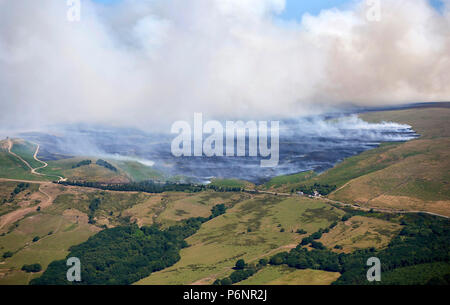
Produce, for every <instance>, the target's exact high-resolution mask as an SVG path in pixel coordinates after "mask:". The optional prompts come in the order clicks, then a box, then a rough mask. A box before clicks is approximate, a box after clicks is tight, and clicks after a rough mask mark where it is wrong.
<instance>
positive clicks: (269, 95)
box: [0, 0, 450, 128]
mask: <svg viewBox="0 0 450 305" xmlns="http://www.w3.org/2000/svg"><path fill="white" fill-rule="evenodd" d="M446 4H447V6H446V9H445V10H444V12H443V13H442V14H441V13H438V12H437V11H436V10H434V9H433V8H431V7H430V6H429V4H428V2H427V1H425V0H415V1H411V0H382V15H381V21H380V22H369V21H368V20H367V19H366V9H367V7H366V6H365V1H362V2H359V3H357V4H356V5H355V6H354V7H352V8H351V9H349V10H346V11H340V10H326V11H323V12H322V13H321V14H320V15H319V16H308V15H305V16H304V18H303V20H302V21H301V22H298V23H295V22H285V21H281V20H279V19H278V18H277V14H279V13H280V12H281V11H282V10H283V9H284V5H285V3H284V0H262V1H261V0H247V1H244V0H213V1H210V0H189V1H186V0H173V1H166V0H151V1H150V0H147V1H143V0H139V1H138V0H125V1H124V3H123V4H118V5H114V6H107V7H103V6H100V5H95V4H92V3H91V2H88V1H84V2H83V3H82V16H81V22H79V23H70V22H68V21H67V20H66V12H67V6H66V5H65V1H56V0H40V1H26V0H14V1H9V0H3V1H1V0H0V106H1V109H2V111H1V112H0V124H1V126H0V127H1V128H8V127H23V126H30V128H31V127H36V126H40V125H43V124H46V123H61V122H79V121H84V122H96V123H108V124H123V125H135V126H139V127H144V128H152V127H156V126H161V125H170V124H171V123H172V122H173V121H174V120H176V119H190V118H191V117H192V115H193V113H194V111H197V112H203V113H205V115H207V116H210V117H212V116H214V117H219V118H235V117H239V116H241V117H248V118H252V119H257V118H259V117H269V118H271V117H274V116H283V115H288V116H290V115H302V114H310V113H316V112H320V111H325V110H329V109H331V108H334V107H339V106H340V105H342V104H346V103H354V104H357V105H371V106H373V105H385V104H395V103H405V102H415V101H439V100H449V99H450V86H448V84H449V83H450V73H448V71H450V11H449V5H448V4H449V1H448V0H447V1H446Z"/></svg>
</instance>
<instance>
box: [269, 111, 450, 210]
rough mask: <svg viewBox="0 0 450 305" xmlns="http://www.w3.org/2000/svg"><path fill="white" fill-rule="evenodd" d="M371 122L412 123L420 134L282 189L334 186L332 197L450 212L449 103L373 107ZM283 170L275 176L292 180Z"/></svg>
mask: <svg viewBox="0 0 450 305" xmlns="http://www.w3.org/2000/svg"><path fill="white" fill-rule="evenodd" d="M361 118H363V119H364V120H366V121H368V122H381V121H393V122H397V123H402V124H408V125H411V126H412V127H413V129H414V130H415V131H416V132H418V133H419V134H420V135H421V136H420V137H419V138H418V139H414V140H411V141H409V142H405V143H383V144H382V145H380V147H378V148H375V149H372V150H369V151H366V152H363V153H362V154H360V155H357V156H354V157H351V158H348V159H346V160H344V161H343V162H341V163H340V164H338V165H336V166H335V167H334V168H332V169H330V170H328V171H326V172H324V173H323V174H320V175H318V176H315V177H313V178H312V179H309V180H304V181H299V182H295V183H289V184H287V185H280V186H278V187H277V188H275V189H276V190H278V191H289V190H292V189H298V188H299V187H301V186H302V185H306V186H312V185H314V184H315V183H317V184H320V185H331V186H335V188H336V190H335V191H334V192H332V193H331V194H330V195H329V196H328V197H329V198H330V199H333V200H336V201H340V202H344V203H349V204H357V205H359V206H362V207H367V208H372V207H373V208H381V209H394V210H406V211H427V212H431V213H437V214H441V215H446V216H450V174H449V173H450V124H449V123H448V122H449V121H450V109H449V108H425V109H408V110H397V111H383V112H372V113H365V114H362V115H361ZM289 177H295V175H294V176H285V177H277V178H275V179H272V180H273V181H276V180H281V181H283V180H288V179H289Z"/></svg>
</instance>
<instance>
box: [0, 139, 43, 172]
mask: <svg viewBox="0 0 450 305" xmlns="http://www.w3.org/2000/svg"><path fill="white" fill-rule="evenodd" d="M14 146H15V145H14ZM14 146H13V149H12V151H13V152H14V151H15V152H16V154H18V155H19V156H21V157H22V158H24V159H25V160H29V159H30V155H31V159H33V154H34V151H35V150H27V149H26V148H27V147H28V148H30V147H29V146H28V145H22V146H20V149H17V150H15V149H14ZM34 149H35V148H34ZM33 165H34V163H33ZM33 165H32V166H33ZM39 166H42V164H40V163H39V165H38V166H36V167H39ZM0 178H8V179H22V180H39V181H40V180H51V178H50V177H41V176H38V175H33V174H31V172H30V168H29V167H28V166H27V165H26V164H25V163H24V162H23V161H21V160H20V159H18V158H17V157H15V156H13V155H12V154H10V153H8V144H7V141H0Z"/></svg>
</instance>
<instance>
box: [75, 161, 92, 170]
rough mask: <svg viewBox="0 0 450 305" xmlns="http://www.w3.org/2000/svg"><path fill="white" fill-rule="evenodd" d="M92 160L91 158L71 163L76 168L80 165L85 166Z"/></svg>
mask: <svg viewBox="0 0 450 305" xmlns="http://www.w3.org/2000/svg"><path fill="white" fill-rule="evenodd" d="M91 163H92V161H91V160H83V161H80V162H78V163H77V164H75V165H72V168H78V167H82V166H86V165H91Z"/></svg>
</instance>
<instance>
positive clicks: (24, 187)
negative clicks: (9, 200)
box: [11, 182, 30, 196]
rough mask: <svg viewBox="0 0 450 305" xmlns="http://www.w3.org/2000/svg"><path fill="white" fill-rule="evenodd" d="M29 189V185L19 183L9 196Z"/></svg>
mask: <svg viewBox="0 0 450 305" xmlns="http://www.w3.org/2000/svg"><path fill="white" fill-rule="evenodd" d="M29 187H30V184H29V183H25V182H21V183H19V184H18V185H17V186H16V187H15V188H14V190H13V191H12V193H11V196H15V195H17V194H19V193H20V192H23V191H24V190H26V189H27V188H29Z"/></svg>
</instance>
